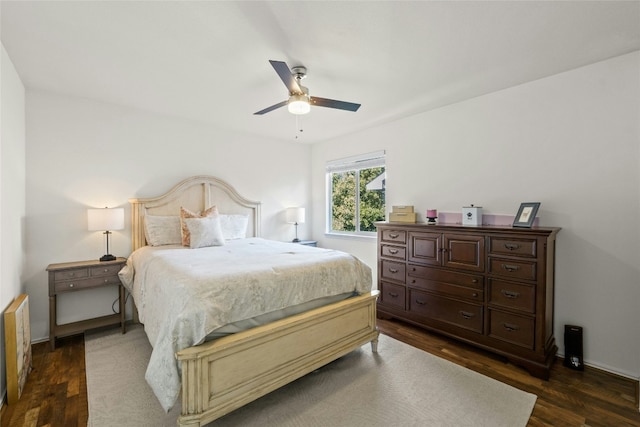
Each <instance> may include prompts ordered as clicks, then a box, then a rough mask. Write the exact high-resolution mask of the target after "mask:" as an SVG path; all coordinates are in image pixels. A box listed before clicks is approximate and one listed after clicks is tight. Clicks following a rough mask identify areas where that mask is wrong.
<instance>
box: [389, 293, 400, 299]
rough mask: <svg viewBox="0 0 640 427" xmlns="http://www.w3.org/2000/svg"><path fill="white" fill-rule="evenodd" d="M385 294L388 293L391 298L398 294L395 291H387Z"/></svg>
mask: <svg viewBox="0 0 640 427" xmlns="http://www.w3.org/2000/svg"><path fill="white" fill-rule="evenodd" d="M387 295H389V296H390V297H391V298H398V296H399V295H398V294H397V293H395V292H387Z"/></svg>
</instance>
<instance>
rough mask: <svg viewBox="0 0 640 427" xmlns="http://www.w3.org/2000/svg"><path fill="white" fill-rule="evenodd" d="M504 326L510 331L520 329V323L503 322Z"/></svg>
mask: <svg viewBox="0 0 640 427" xmlns="http://www.w3.org/2000/svg"><path fill="white" fill-rule="evenodd" d="M502 326H504V328H505V329H506V330H507V331H509V332H514V331H517V330H519V329H520V327H519V326H518V325H514V324H513V323H503V324H502Z"/></svg>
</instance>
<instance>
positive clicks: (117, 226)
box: [87, 208, 124, 231]
mask: <svg viewBox="0 0 640 427" xmlns="http://www.w3.org/2000/svg"><path fill="white" fill-rule="evenodd" d="M87 223H88V227H87V228H88V230H89V231H110V230H122V229H123V228H124V208H111V209H109V208H104V209H87Z"/></svg>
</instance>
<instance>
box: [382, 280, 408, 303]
mask: <svg viewBox="0 0 640 427" xmlns="http://www.w3.org/2000/svg"><path fill="white" fill-rule="evenodd" d="M405 297H406V289H405V287H404V286H402V285H396V284H393V283H386V282H380V303H381V304H384V305H387V306H390V307H397V308H399V309H401V310H404V309H405V299H406V298H405Z"/></svg>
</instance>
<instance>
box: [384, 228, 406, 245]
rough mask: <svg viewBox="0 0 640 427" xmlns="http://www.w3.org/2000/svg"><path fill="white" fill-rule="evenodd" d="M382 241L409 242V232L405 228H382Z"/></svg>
mask: <svg viewBox="0 0 640 427" xmlns="http://www.w3.org/2000/svg"><path fill="white" fill-rule="evenodd" d="M382 241H383V242H390V243H402V244H405V243H407V232H406V231H404V230H393V229H391V230H388V229H384V230H382Z"/></svg>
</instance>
